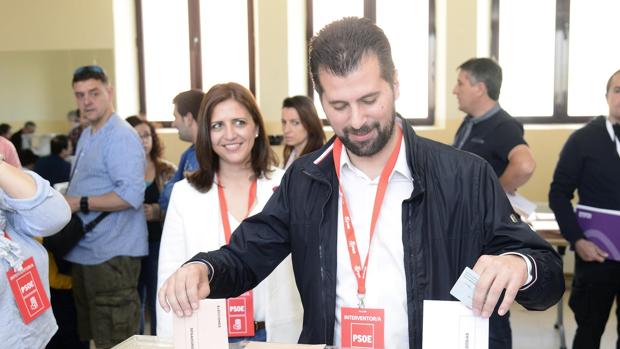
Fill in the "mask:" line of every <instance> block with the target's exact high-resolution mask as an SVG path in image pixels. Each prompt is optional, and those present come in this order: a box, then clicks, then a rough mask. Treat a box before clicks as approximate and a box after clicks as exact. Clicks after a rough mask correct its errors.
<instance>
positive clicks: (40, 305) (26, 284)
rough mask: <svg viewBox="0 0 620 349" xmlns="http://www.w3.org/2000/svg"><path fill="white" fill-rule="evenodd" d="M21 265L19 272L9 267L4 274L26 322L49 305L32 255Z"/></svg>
mask: <svg viewBox="0 0 620 349" xmlns="http://www.w3.org/2000/svg"><path fill="white" fill-rule="evenodd" d="M22 266H23V270H22V271H21V272H19V273H16V272H15V271H14V270H13V269H10V270H9V271H8V272H7V273H6V276H7V277H8V279H9V283H10V284H11V290H12V291H13V296H15V300H16V303H17V307H18V308H19V312H20V313H21V314H22V319H24V323H26V324H28V323H30V322H31V321H32V320H34V319H36V318H37V317H38V316H39V315H41V314H43V313H44V312H45V310H47V309H48V308H49V307H50V301H49V299H48V298H47V293H45V289H44V288H43V284H42V283H41V277H39V272H38V271H37V266H36V265H35V264H34V259H33V258H32V257H30V258H28V259H26V260H25V261H24V264H23V265H22Z"/></svg>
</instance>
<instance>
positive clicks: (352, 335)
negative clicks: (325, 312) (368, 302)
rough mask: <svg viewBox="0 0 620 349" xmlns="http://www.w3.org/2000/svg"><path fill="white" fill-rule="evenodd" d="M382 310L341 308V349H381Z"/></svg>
mask: <svg viewBox="0 0 620 349" xmlns="http://www.w3.org/2000/svg"><path fill="white" fill-rule="evenodd" d="M383 313H384V312H383V309H363V308H362V309H360V308H342V309H341V314H340V329H341V335H342V336H341V338H342V344H341V347H343V348H377V349H378V348H383V324H384V322H383Z"/></svg>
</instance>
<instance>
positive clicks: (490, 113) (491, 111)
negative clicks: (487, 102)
mask: <svg viewBox="0 0 620 349" xmlns="http://www.w3.org/2000/svg"><path fill="white" fill-rule="evenodd" d="M500 109H501V107H500V106H499V103H496V104H495V106H494V107H493V108H491V109H489V110H488V111H487V112H486V113H484V114H482V115H481V116H480V117H479V118H475V117H473V116H471V115H467V118H468V119H470V120H471V122H472V124H474V125H476V124H478V123H481V122H483V121H485V120H487V119H490V118H491V117H492V116H493V115H495V114H497V112H498V111H499V110H500Z"/></svg>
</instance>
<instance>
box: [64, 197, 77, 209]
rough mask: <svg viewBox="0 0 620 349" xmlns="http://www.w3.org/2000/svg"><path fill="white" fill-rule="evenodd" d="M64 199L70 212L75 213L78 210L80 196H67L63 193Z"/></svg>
mask: <svg viewBox="0 0 620 349" xmlns="http://www.w3.org/2000/svg"><path fill="white" fill-rule="evenodd" d="M65 200H67V203H68V204H69V207H70V208H71V213H75V212H77V211H79V210H80V198H79V197H77V196H67V195H65Z"/></svg>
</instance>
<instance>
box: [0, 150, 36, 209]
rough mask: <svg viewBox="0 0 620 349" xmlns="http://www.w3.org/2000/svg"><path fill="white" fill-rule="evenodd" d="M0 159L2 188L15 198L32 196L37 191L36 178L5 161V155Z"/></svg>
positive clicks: (0, 186)
mask: <svg viewBox="0 0 620 349" xmlns="http://www.w3.org/2000/svg"><path fill="white" fill-rule="evenodd" d="M0 156H2V160H0V189H2V190H3V191H4V192H5V193H6V195H8V196H9V197H11V198H13V199H28V198H32V197H33V196H34V194H36V192H37V185H36V183H35V180H34V178H32V177H31V176H29V175H28V174H26V172H23V171H22V170H21V169H18V168H15V167H13V166H12V165H9V164H8V163H7V162H6V161H4V156H3V155H0Z"/></svg>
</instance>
